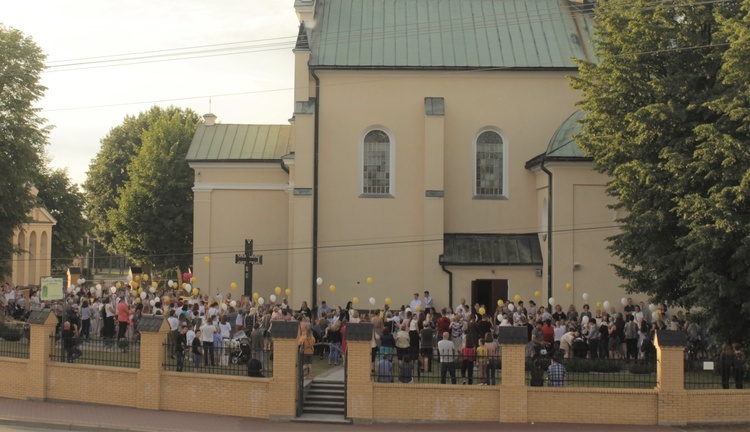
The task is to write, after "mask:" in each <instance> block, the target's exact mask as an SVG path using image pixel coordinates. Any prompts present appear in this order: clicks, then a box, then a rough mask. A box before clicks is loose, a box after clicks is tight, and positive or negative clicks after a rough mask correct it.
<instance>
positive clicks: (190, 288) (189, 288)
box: [185, 284, 193, 292]
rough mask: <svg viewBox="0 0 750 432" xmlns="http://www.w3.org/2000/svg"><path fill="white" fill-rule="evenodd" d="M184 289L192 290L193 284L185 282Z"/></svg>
mask: <svg viewBox="0 0 750 432" xmlns="http://www.w3.org/2000/svg"><path fill="white" fill-rule="evenodd" d="M185 290H186V291H188V292H191V291H192V290H193V286H192V285H190V284H185Z"/></svg>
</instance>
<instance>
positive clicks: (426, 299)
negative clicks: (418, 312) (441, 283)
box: [424, 291, 435, 311]
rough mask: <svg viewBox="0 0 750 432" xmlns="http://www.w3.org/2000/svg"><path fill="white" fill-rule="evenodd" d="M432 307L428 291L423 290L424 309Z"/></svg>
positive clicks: (427, 309)
mask: <svg viewBox="0 0 750 432" xmlns="http://www.w3.org/2000/svg"><path fill="white" fill-rule="evenodd" d="M433 307H435V306H434V305H433V304H432V296H431V295H430V292H429V291H425V292H424V309H425V311H429V310H430V309H432V308H433Z"/></svg>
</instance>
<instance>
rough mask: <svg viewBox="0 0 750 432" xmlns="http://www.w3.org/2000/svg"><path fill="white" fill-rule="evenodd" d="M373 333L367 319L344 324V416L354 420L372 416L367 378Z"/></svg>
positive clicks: (370, 384)
mask: <svg viewBox="0 0 750 432" xmlns="http://www.w3.org/2000/svg"><path fill="white" fill-rule="evenodd" d="M373 334H374V333H373V326H372V324H371V323H349V324H347V325H346V345H347V348H346V349H347V358H346V367H347V378H346V381H347V382H346V416H347V417H348V418H350V419H353V420H354V421H356V422H363V423H369V422H372V420H373V417H374V415H373V412H374V407H373V404H374V401H373V389H372V380H371V378H370V376H371V371H372V362H370V360H371V357H370V354H371V353H372V338H373Z"/></svg>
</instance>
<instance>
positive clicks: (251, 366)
mask: <svg viewBox="0 0 750 432" xmlns="http://www.w3.org/2000/svg"><path fill="white" fill-rule="evenodd" d="M163 347H164V364H163V365H162V366H163V367H164V370H167V371H175V372H192V373H203V374H214V375H232V376H250V377H258V378H272V377H273V350H272V349H269V348H266V349H263V350H252V349H250V348H249V347H247V346H245V345H241V344H240V343H238V342H236V341H227V340H225V341H224V342H223V344H222V345H221V346H212V347H207V346H203V347H201V349H200V350H199V351H200V352H201V353H200V354H199V353H196V352H195V351H196V350H194V349H193V348H192V347H191V346H188V347H187V349H186V350H185V351H184V352H181V350H179V349H178V346H177V345H175V344H172V343H169V342H167V343H164V344H163Z"/></svg>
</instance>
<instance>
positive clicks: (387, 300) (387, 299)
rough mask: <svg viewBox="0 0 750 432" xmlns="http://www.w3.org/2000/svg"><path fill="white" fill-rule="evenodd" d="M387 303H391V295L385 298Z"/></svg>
mask: <svg viewBox="0 0 750 432" xmlns="http://www.w3.org/2000/svg"><path fill="white" fill-rule="evenodd" d="M385 304H387V305H388V306H390V305H391V298H390V297H386V298H385Z"/></svg>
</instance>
